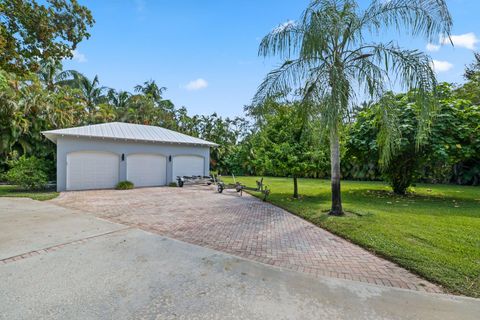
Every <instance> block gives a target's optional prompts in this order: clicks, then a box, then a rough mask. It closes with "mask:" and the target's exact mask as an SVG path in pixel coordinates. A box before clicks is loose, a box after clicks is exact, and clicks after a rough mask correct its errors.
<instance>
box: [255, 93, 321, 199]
mask: <svg viewBox="0 0 480 320" xmlns="http://www.w3.org/2000/svg"><path fill="white" fill-rule="evenodd" d="M261 109H262V111H263V112H264V114H263V115H260V117H261V121H258V120H259V117H258V116H256V117H255V118H256V119H257V125H258V126H259V127H258V131H257V132H256V133H255V134H254V138H253V142H254V143H253V144H252V152H253V153H254V154H255V157H252V159H251V162H252V163H253V164H254V165H255V167H256V168H257V170H259V171H260V172H262V174H273V175H275V176H290V177H292V179H293V197H294V198H295V199H297V198H298V197H299V193H298V178H299V177H304V176H306V175H307V174H308V172H310V171H311V170H315V169H317V165H318V163H319V162H321V161H320V159H323V158H324V157H323V152H322V150H320V149H319V148H318V147H317V145H318V143H316V141H315V140H318V136H315V134H314V133H313V132H314V131H315V125H314V122H313V121H309V119H308V118H307V114H306V113H305V112H304V109H306V108H305V107H304V106H302V105H301V104H300V103H298V102H294V103H285V104H278V103H273V102H269V103H267V106H264V107H263V108H261ZM248 110H251V112H249V115H250V116H252V115H253V114H254V113H257V112H258V109H257V108H254V109H251V108H247V111H248Z"/></svg>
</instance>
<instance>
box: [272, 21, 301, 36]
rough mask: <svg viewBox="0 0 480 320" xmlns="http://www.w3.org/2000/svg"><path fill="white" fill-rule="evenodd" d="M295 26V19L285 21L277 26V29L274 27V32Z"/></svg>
mask: <svg viewBox="0 0 480 320" xmlns="http://www.w3.org/2000/svg"><path fill="white" fill-rule="evenodd" d="M295 26H296V23H295V21H293V20H288V21H287V22H284V23H282V24H281V25H279V26H278V27H276V28H275V29H273V33H280V32H283V31H285V30H288V29H290V28H293V27H295Z"/></svg>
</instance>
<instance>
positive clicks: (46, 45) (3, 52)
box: [0, 0, 94, 74]
mask: <svg viewBox="0 0 480 320" xmlns="http://www.w3.org/2000/svg"><path fill="white" fill-rule="evenodd" d="M0 22H1V24H0V68H1V69H3V70H6V71H9V72H15V73H17V74H25V73H27V72H31V71H38V70H39V68H40V65H39V62H40V61H42V60H48V59H50V60H52V61H60V60H62V59H63V58H68V57H73V50H75V48H76V46H77V44H78V43H79V42H81V41H82V40H83V39H85V38H88V37H89V36H90V34H89V33H88V30H87V29H88V28H89V27H91V26H92V25H93V23H94V20H93V17H92V14H91V12H90V10H88V9H87V8H86V7H84V6H81V5H79V4H78V2H77V0H47V1H41V2H40V4H39V3H38V2H37V1H36V0H2V1H0Z"/></svg>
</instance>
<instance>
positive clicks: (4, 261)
mask: <svg viewBox="0 0 480 320" xmlns="http://www.w3.org/2000/svg"><path fill="white" fill-rule="evenodd" d="M129 229H134V227H127V228H123V229H118V230H113V231H109V232H105V233H101V234H95V235H93V236H88V237H85V238H81V239H77V240H72V241H68V242H64V243H60V244H56V245H54V246H50V247H46V248H42V249H38V250H32V251H29V252H25V253H22V254H18V255H15V256H11V257H8V258H4V259H0V263H2V264H8V263H12V262H15V261H19V260H24V259H27V258H30V257H35V256H38V255H40V254H47V253H50V252H54V251H57V250H59V249H62V248H64V247H66V246H69V245H72V244H80V243H85V242H87V241H89V240H92V239H95V238H99V237H103V236H106V235H110V234H113V233H116V232H120V231H125V230H129Z"/></svg>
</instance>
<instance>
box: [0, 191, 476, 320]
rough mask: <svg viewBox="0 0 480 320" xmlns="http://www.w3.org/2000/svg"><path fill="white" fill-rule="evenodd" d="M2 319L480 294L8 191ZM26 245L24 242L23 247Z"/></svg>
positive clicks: (277, 310)
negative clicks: (239, 249)
mask: <svg viewBox="0 0 480 320" xmlns="http://www.w3.org/2000/svg"><path fill="white" fill-rule="evenodd" d="M0 235H1V238H0V253H1V254H2V257H5V256H9V255H12V256H13V257H15V259H12V258H6V259H5V258H4V259H0V302H1V303H0V319H1V320H3V319H5V320H12V319H49V320H51V319H72V320H75V319H82V320H89V319H96V320H97V319H167V320H168V319H222V320H229V319H248V320H255V319H306V320H309V319H312V320H313V319H315V320H317V319H328V320H331V319H349V320H353V319H368V320H375V319H409V320H412V319H421V320H429V319H442V320H449V319H452V320H456V319H462V320H463V319H465V320H469V319H475V320H476V319H478V314H480V300H478V299H471V298H465V297H456V296H450V295H445V294H431V293H425V292H419V291H411V290H405V289H398V288H387V287H385V286H377V285H372V284H365V283H361V282H356V281H348V280H341V279H335V278H326V277H312V276H311V275H307V274H303V273H300V272H294V271H290V270H285V269H283V268H277V267H273V266H269V265H266V264H261V263H258V262H255V261H251V260H247V259H242V258H238V257H235V256H232V255H228V254H226V253H222V252H219V251H215V250H211V249H208V248H203V247H199V246H196V245H192V244H188V243H186V242H181V241H177V240H173V239H170V238H166V237H164V236H160V235H157V234H153V233H149V232H145V231H143V230H139V229H135V228H130V227H125V226H123V225H119V224H115V223H111V222H107V221H104V220H101V219H98V218H96V217H94V216H92V215H88V214H84V213H83V212H81V211H76V210H72V209H64V208H61V207H57V206H55V205H53V204H51V203H45V202H37V201H33V200H30V199H7V198H0ZM16 242H19V243H21V245H16Z"/></svg>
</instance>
